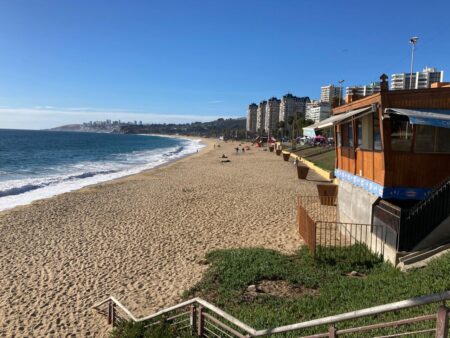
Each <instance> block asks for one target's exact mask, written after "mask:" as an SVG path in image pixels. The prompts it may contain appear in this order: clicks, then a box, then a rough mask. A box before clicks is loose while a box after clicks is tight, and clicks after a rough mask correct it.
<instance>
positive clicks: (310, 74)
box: [0, 0, 450, 129]
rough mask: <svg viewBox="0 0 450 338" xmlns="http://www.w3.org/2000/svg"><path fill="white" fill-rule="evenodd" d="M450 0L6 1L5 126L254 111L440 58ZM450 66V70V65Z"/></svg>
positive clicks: (1, 55) (2, 26)
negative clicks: (255, 105)
mask: <svg viewBox="0 0 450 338" xmlns="http://www.w3.org/2000/svg"><path fill="white" fill-rule="evenodd" d="M449 13H450V1H448V0H447V1H428V2H423V1H402V0H399V1H392V0H391V1H375V2H367V1H364V2H361V1H336V0H334V1H319V0H316V1H307V0H306V1H300V0H297V1H294V0H278V1H275V0H274V1H268V0H260V1H256V0H251V1H250V0H249V1H245V0H240V1H234V0H227V1H212V0H209V1H208V0H203V1H200V0H184V1H181V0H180V1H150V0H148V1H138V0H133V1H129V0H128V1H125V0H124V1H114V0H108V1H98V0H89V1H87V0H86V1H84V0H77V1H69V0H54V1H44V0H35V1H33V0H29V1H21V0H14V1H8V0H5V1H0V51H1V52H0V128H36V129H37V128H46V127H52V126H56V125H61V124H65V123H76V122H83V121H89V120H96V119H103V118H112V119H116V118H119V119H121V120H135V119H138V120H143V121H144V122H173V121H175V122H176V121H180V122H186V121H194V120H199V121H206V120H211V119H214V118H217V117H238V116H244V115H245V112H246V108H247V105H248V104H249V103H250V102H253V101H254V102H259V101H261V100H263V99H267V98H269V97H271V96H274V95H275V96H281V95H283V94H285V93H287V92H288V91H289V92H292V93H293V94H295V95H299V96H310V97H311V98H318V97H319V95H320V86H322V85H326V84H329V83H337V81H338V80H340V79H345V85H355V84H366V83H369V82H372V81H376V80H378V78H379V76H380V75H381V74H382V73H386V74H388V75H390V74H392V73H395V72H407V71H409V67H410V57H411V55H410V52H411V47H410V45H409V43H408V40H409V38H410V37H411V36H414V35H417V36H419V42H418V45H417V49H416V54H415V69H416V70H418V69H422V68H423V67H425V66H434V67H438V68H439V69H443V70H444V72H445V73H444V74H445V75H444V78H445V79H447V80H450V74H447V73H446V72H447V71H449V70H450V67H449V63H450V14H449ZM447 75H449V76H447Z"/></svg>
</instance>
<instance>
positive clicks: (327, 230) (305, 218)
mask: <svg viewBox="0 0 450 338" xmlns="http://www.w3.org/2000/svg"><path fill="white" fill-rule="evenodd" d="M297 225H298V229H299V234H300V236H301V237H302V239H303V240H304V241H305V243H306V245H307V246H308V248H309V250H310V252H311V253H312V254H313V255H321V256H324V255H333V254H338V251H339V249H344V248H345V249H346V250H348V248H350V247H351V248H352V250H353V251H355V253H356V254H357V255H359V256H360V257H363V256H366V255H368V254H370V251H371V252H373V253H375V254H379V255H382V254H383V253H384V243H385V237H386V227H385V226H383V225H372V224H358V223H345V222H339V221H338V208H337V198H336V196H299V197H298V198H297ZM329 248H333V250H328V249H329Z"/></svg>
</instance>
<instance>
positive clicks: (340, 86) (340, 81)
mask: <svg viewBox="0 0 450 338" xmlns="http://www.w3.org/2000/svg"><path fill="white" fill-rule="evenodd" d="M344 81H345V80H339V81H338V82H339V106H340V105H341V97H342V84H343V83H344Z"/></svg>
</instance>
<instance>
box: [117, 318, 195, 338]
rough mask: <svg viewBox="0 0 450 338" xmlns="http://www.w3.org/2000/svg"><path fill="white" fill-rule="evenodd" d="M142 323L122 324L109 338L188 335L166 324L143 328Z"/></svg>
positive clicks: (153, 337) (152, 337) (179, 337)
mask: <svg viewBox="0 0 450 338" xmlns="http://www.w3.org/2000/svg"><path fill="white" fill-rule="evenodd" d="M145 326H146V324H144V323H134V322H127V321H125V322H122V323H120V324H119V325H118V326H117V327H115V328H114V330H113V331H112V332H111V338H171V337H174V338H175V337H176V338H183V337H191V335H190V334H188V333H182V332H177V331H176V330H175V328H174V327H173V326H170V325H169V324H167V323H162V324H157V325H153V326H150V327H145Z"/></svg>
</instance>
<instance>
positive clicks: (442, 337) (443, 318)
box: [436, 305, 449, 338]
mask: <svg viewBox="0 0 450 338" xmlns="http://www.w3.org/2000/svg"><path fill="white" fill-rule="evenodd" d="M448 312H449V309H448V308H447V307H446V306H444V305H441V306H439V308H438V312H437V316H436V338H447V337H448Z"/></svg>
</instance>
